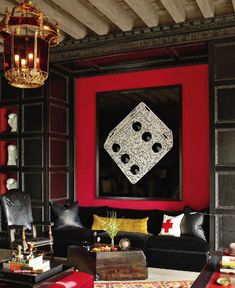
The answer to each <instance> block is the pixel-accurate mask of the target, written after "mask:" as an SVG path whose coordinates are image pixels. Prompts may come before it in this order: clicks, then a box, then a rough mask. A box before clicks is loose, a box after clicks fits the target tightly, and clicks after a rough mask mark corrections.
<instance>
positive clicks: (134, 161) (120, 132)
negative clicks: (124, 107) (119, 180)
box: [104, 102, 173, 184]
mask: <svg viewBox="0 0 235 288" xmlns="http://www.w3.org/2000/svg"><path fill="white" fill-rule="evenodd" d="M172 146H173V135H172V131H171V130H170V129H169V128H168V127H167V126H166V125H165V124H164V123H163V122H162V121H161V120H160V119H159V118H158V117H157V116H156V115H155V114H154V113H153V111H151V110H150V109H149V107H148V106H147V105H146V104H145V103H143V102H141V103H140V104H138V105H137V106H136V107H135V108H134V109H133V110H132V111H131V112H130V113H129V114H128V115H127V116H126V117H125V118H124V119H123V120H122V121H121V122H120V123H119V124H118V125H117V126H116V127H115V128H114V129H113V130H112V131H111V132H110V133H109V135H108V137H107V139H106V141H105V143H104V148H105V150H106V151H107V152H108V153H109V155H110V156H111V157H112V159H113V160H114V161H115V162H116V164H117V165H118V166H119V168H120V169H121V170H122V172H123V173H124V174H125V175H126V177H127V178H128V179H129V181H130V182H131V183H132V184H135V183H137V182H138V181H139V180H140V179H141V178H142V177H143V176H144V175H145V174H146V173H147V172H148V171H149V170H151V169H152V168H153V166H154V165H155V164H156V163H157V162H159V161H160V160H161V159H162V157H164V156H165V155H166V153H168V152H169V151H170V149H171V148H172Z"/></svg>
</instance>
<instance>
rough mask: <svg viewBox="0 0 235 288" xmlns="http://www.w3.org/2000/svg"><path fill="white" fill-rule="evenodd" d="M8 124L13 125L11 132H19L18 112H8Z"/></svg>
mask: <svg viewBox="0 0 235 288" xmlns="http://www.w3.org/2000/svg"><path fill="white" fill-rule="evenodd" d="M7 122H8V124H9V126H10V127H11V132H17V114H16V113H10V114H8V121H7Z"/></svg>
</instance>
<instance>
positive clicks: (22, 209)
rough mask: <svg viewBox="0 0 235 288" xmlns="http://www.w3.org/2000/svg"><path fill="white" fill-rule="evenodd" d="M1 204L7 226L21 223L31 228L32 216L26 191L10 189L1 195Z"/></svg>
mask: <svg viewBox="0 0 235 288" xmlns="http://www.w3.org/2000/svg"><path fill="white" fill-rule="evenodd" d="M2 206H3V210H4V212H5V216H6V221H7V225H8V226H10V225H21V226H26V227H27V228H28V229H29V230H31V223H32V222H33V216H32V209H31V200H30V196H29V194H28V193H26V192H23V191H21V190H19V189H11V190H10V191H8V192H7V193H5V194H3V195H2Z"/></svg>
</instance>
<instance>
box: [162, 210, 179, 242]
mask: <svg viewBox="0 0 235 288" xmlns="http://www.w3.org/2000/svg"><path fill="white" fill-rule="evenodd" d="M183 217H184V214H180V215H178V216H169V215H165V214H164V217H163V222H162V228H161V232H160V235H165V236H175V237H180V223H181V221H182V219H183Z"/></svg>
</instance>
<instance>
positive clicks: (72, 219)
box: [51, 202, 84, 230]
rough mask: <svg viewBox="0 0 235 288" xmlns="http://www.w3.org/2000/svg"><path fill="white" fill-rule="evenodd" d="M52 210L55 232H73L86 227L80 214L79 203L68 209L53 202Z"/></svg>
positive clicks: (71, 205)
mask: <svg viewBox="0 0 235 288" xmlns="http://www.w3.org/2000/svg"><path fill="white" fill-rule="evenodd" d="M51 209H52V213H53V214H54V215H53V216H54V218H55V220H54V222H55V224H54V230H68V229H69V230H71V229H75V228H83V227H84V226H83V225H82V223H81V221H80V218H79V214H78V213H79V207H78V202H75V203H72V204H70V205H69V206H68V207H65V206H64V205H60V204H58V203H56V202H51Z"/></svg>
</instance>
